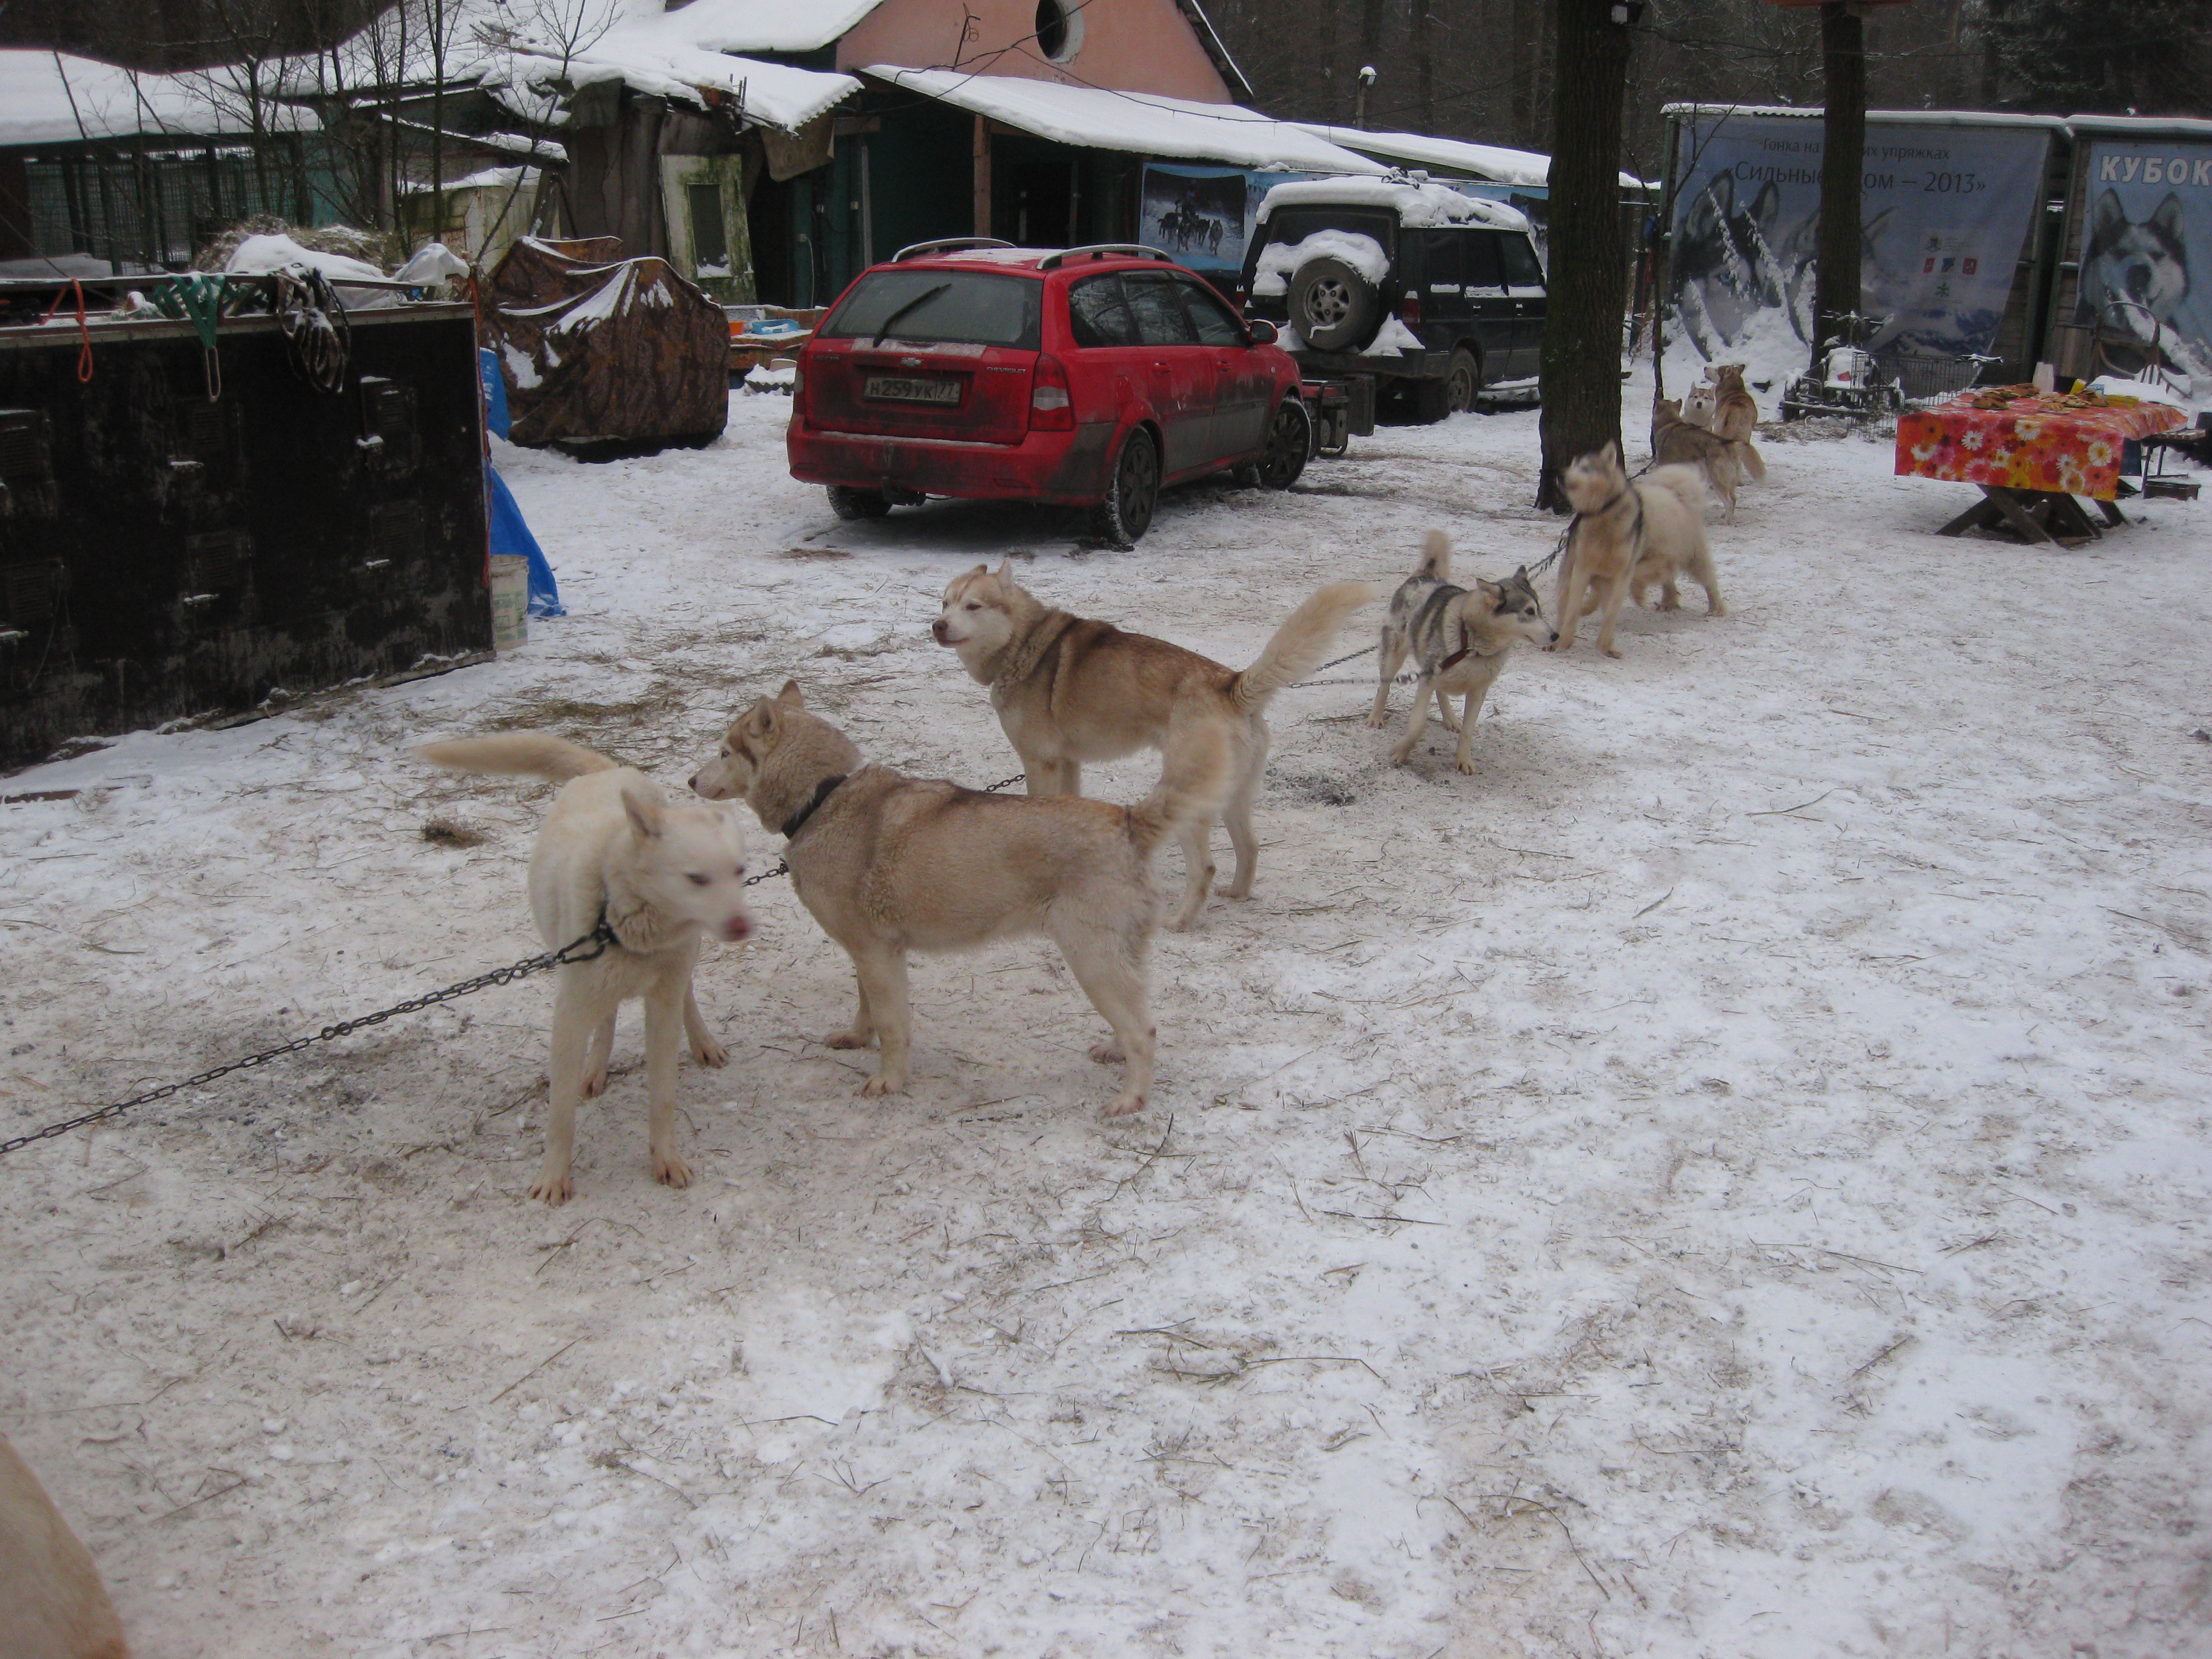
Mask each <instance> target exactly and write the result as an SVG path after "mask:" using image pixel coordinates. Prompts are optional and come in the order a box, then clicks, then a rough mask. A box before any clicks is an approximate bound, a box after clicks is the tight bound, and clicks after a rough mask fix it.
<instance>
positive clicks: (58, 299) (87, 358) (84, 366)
mask: <svg viewBox="0 0 2212 1659" xmlns="http://www.w3.org/2000/svg"><path fill="white" fill-rule="evenodd" d="M70 291H71V292H73V293H75V294H76V333H77V338H78V339H79V340H81V341H82V342H83V344H82V346H80V347H79V348H78V350H77V354H76V378H77V381H78V384H80V385H82V384H83V383H84V382H85V381H87V380H91V379H92V330H91V329H90V328H89V327H88V326H87V325H86V323H85V315H84V284H83V283H80V282H79V281H77V279H76V277H74V276H72V277H70ZM61 308H62V295H61V294H60V293H57V294H55V295H54V302H53V304H52V305H50V306H48V307H46V321H48V322H50V323H51V322H52V321H53V319H54V314H55V313H57V312H58V311H59V310H60V309H61Z"/></svg>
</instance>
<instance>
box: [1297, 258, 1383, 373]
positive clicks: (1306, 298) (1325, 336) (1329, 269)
mask: <svg viewBox="0 0 2212 1659" xmlns="http://www.w3.org/2000/svg"><path fill="white" fill-rule="evenodd" d="M1291 324H1292V325H1294V326H1295V327H1296V328H1297V331H1298V334H1299V336H1300V337H1302V338H1303V339H1304V341H1305V343H1307V344H1308V345H1309V346H1310V347H1312V348H1313V349H1315V350H1316V351H1357V350H1358V349H1359V348H1360V347H1362V346H1364V345H1365V344H1366V343H1368V342H1369V341H1370V340H1372V339H1373V338H1374V337H1375V331H1376V330H1377V329H1378V328H1380V327H1382V325H1383V296H1382V295H1380V294H1377V293H1376V291H1375V284H1374V283H1370V282H1369V281H1368V280H1367V279H1366V278H1365V277H1364V276H1361V275H1360V274H1359V273H1358V271H1356V270H1353V269H1352V267H1351V266H1350V265H1349V264H1346V263H1345V262H1344V261H1343V260H1341V259H1336V258H1328V257H1327V256H1323V257H1322V258H1318V259H1309V260H1307V261H1306V262H1305V264H1302V265H1300V266H1299V267H1298V269H1297V275H1295V276H1292V277H1291Z"/></svg>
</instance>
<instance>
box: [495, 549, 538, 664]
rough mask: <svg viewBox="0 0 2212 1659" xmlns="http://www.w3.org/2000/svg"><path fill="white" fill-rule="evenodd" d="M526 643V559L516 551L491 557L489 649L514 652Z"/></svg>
mask: <svg viewBox="0 0 2212 1659" xmlns="http://www.w3.org/2000/svg"><path fill="white" fill-rule="evenodd" d="M529 642H530V561H529V560H528V559H526V558H525V557H523V556H522V555H521V554H520V553H495V554H493V555H492V556H491V648H492V649H493V650H495V651H518V650H520V649H521V648H522V647H524V646H525V645H527V644H528V643H529Z"/></svg>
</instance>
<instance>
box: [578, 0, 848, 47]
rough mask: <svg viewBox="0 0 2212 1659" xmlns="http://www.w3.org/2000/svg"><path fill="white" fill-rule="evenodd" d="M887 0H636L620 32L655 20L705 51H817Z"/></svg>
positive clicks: (618, 28)
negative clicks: (676, 3)
mask: <svg viewBox="0 0 2212 1659" xmlns="http://www.w3.org/2000/svg"><path fill="white" fill-rule="evenodd" d="M881 4H883V0H807V3H805V4H795V3H793V0H691V3H690V4H689V5H687V6H685V7H684V9H682V10H680V11H663V10H662V9H661V0H632V3H631V4H630V7H629V13H630V15H629V20H628V21H625V22H623V23H620V24H617V26H616V27H615V29H614V30H613V31H612V33H622V32H623V31H625V30H628V29H630V28H633V27H637V26H638V25H640V24H650V25H651V26H652V27H653V28H654V29H655V30H656V31H657V32H659V33H660V34H661V35H663V36H664V37H665V38H667V39H669V40H678V41H681V42H682V43H684V45H687V46H696V47H698V48H699V49H700V50H702V52H818V51H820V50H821V49H822V48H823V46H829V44H831V43H832V42H833V41H835V40H837V39H838V38H839V37H840V36H841V35H842V34H844V33H846V32H847V31H848V30H849V29H851V28H852V27H854V25H855V24H857V23H859V22H860V21H861V20H862V19H863V18H865V17H866V16H867V15H868V14H869V13H870V12H872V11H873V10H875V9H876V8H877V7H878V6H879V5H881Z"/></svg>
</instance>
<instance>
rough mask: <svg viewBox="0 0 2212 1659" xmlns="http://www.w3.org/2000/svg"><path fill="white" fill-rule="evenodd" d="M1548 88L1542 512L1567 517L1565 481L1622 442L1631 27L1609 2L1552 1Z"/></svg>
mask: <svg viewBox="0 0 2212 1659" xmlns="http://www.w3.org/2000/svg"><path fill="white" fill-rule="evenodd" d="M1557 5H1558V18H1559V28H1558V33H1557V35H1556V37H1555V39H1556V40H1557V48H1556V54H1555V59H1554V61H1555V63H1556V64H1557V70H1556V71H1555V73H1554V75H1553V85H1552V177H1551V188H1552V202H1551V208H1552V224H1551V270H1550V273H1549V275H1550V284H1549V286H1550V288H1551V301H1550V304H1549V307H1547V312H1546V314H1545V319H1544V363H1543V382H1542V384H1543V398H1544V413H1543V417H1542V422H1541V431H1542V434H1543V444H1544V471H1543V476H1542V477H1541V480H1540V481H1539V483H1538V484H1537V489H1536V505H1537V506H1539V507H1548V508H1550V509H1551V510H1552V511H1553V512H1555V513H1563V512H1565V511H1566V510H1567V501H1566V496H1565V493H1564V491H1563V489H1562V488H1561V486H1560V483H1559V473H1560V470H1561V469H1562V468H1564V467H1565V465H1566V464H1567V463H1568V462H1569V461H1571V460H1572V459H1574V458H1575V457H1576V456H1577V455H1583V454H1588V453H1589V452H1590V451H1592V450H1594V449H1602V448H1603V447H1605V446H1606V445H1607V443H1617V442H1619V441H1620V334H1621V313H1622V303H1623V301H1624V299H1625V298H1626V295H1625V294H1624V293H1623V289H1622V277H1623V276H1624V274H1625V273H1626V270H1627V269H1628V261H1627V249H1626V247H1625V246H1623V243H1622V239H1621V228H1620V106H1621V92H1622V88H1623V87H1624V86H1625V84H1626V79H1627V73H1628V47H1629V39H1628V30H1627V29H1626V27H1623V26H1622V25H1621V24H1619V23H1616V22H1614V21H1613V18H1612V12H1613V6H1612V0H1557Z"/></svg>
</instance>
